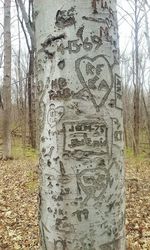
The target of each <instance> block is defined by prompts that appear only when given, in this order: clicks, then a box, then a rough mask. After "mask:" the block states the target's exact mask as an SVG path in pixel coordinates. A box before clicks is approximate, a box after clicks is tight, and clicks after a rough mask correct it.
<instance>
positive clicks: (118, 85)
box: [115, 74, 123, 110]
mask: <svg viewBox="0 0 150 250" xmlns="http://www.w3.org/2000/svg"><path fill="white" fill-rule="evenodd" d="M122 91H123V90H122V81H121V77H120V76H119V75H117V74H115V100H116V108H118V109H121V110H122Z"/></svg>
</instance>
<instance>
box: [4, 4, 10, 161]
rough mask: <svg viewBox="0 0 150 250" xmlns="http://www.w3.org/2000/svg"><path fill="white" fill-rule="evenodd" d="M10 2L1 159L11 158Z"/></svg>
mask: <svg viewBox="0 0 150 250" xmlns="http://www.w3.org/2000/svg"><path fill="white" fill-rule="evenodd" d="M10 6H11V0H5V2H4V80H3V108H4V109H3V158H4V159H8V158H11V30H10V20H11V17H10Z"/></svg>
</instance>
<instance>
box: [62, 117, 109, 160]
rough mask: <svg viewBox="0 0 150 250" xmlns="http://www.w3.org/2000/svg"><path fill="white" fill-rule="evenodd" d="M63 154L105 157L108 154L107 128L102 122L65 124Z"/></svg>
mask: <svg viewBox="0 0 150 250" xmlns="http://www.w3.org/2000/svg"><path fill="white" fill-rule="evenodd" d="M63 130H64V132H65V134H64V152H66V153H67V152H70V153H72V154H74V155H78V153H79V154H81V156H82V155H85V156H87V155H89V154H95V155H105V154H107V153H108V151H109V149H108V127H107V124H106V123H105V122H104V120H100V121H91V122H90V121H82V122H65V123H64V124H63Z"/></svg>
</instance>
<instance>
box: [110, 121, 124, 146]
mask: <svg viewBox="0 0 150 250" xmlns="http://www.w3.org/2000/svg"><path fill="white" fill-rule="evenodd" d="M112 125H113V135H112V136H113V144H114V145H117V144H118V143H119V142H122V141H123V131H122V127H121V124H120V122H119V121H118V119H117V118H112ZM118 146H119V145H118Z"/></svg>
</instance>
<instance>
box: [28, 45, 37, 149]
mask: <svg viewBox="0 0 150 250" xmlns="http://www.w3.org/2000/svg"><path fill="white" fill-rule="evenodd" d="M34 54H35V51H34V49H33V50H31V51H30V52H29V72H28V106H29V138H30V143H31V146H32V147H33V148H36V108H35V103H36V97H35V83H34Z"/></svg>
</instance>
